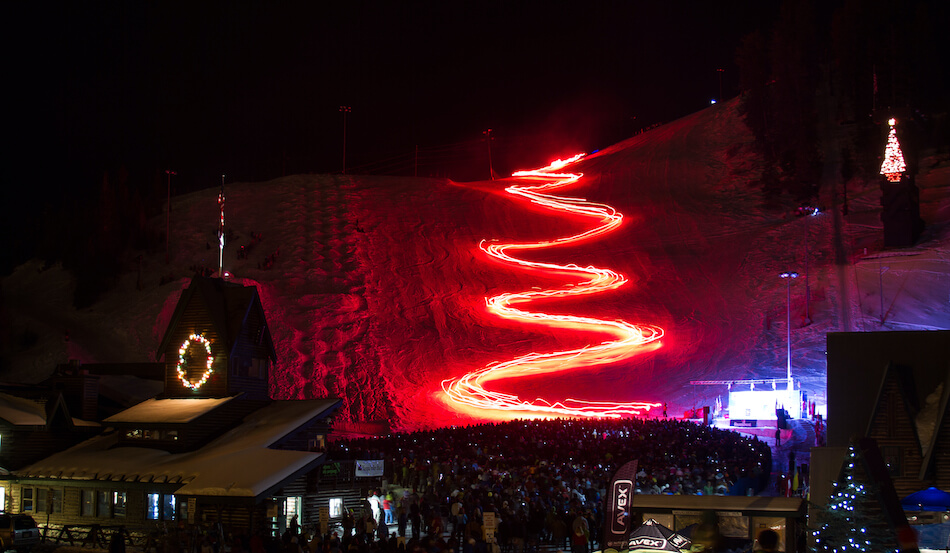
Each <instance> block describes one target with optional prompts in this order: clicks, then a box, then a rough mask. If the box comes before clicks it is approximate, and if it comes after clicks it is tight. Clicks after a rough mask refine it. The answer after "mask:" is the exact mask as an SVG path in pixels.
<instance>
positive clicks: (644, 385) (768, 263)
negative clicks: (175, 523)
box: [2, 102, 950, 429]
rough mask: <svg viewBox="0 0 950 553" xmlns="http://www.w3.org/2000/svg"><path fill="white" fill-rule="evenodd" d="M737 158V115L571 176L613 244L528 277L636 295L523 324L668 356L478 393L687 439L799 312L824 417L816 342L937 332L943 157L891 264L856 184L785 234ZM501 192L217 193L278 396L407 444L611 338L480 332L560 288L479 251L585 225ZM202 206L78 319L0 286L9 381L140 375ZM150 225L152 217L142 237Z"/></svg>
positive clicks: (401, 184)
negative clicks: (613, 414) (645, 344)
mask: <svg viewBox="0 0 950 553" xmlns="http://www.w3.org/2000/svg"><path fill="white" fill-rule="evenodd" d="M751 142H752V137H751V134H750V133H749V132H748V130H747V129H746V128H745V127H744V126H743V125H742V123H741V122H740V120H739V118H738V115H737V113H736V103H735V102H730V103H722V104H717V105H716V106H713V107H710V108H708V109H706V110H703V111H701V112H698V113H696V114H694V115H691V116H689V117H685V118H683V119H680V120H677V121H673V122H671V123H668V124H666V125H663V126H660V127H658V128H655V129H653V130H651V131H649V132H645V133H642V134H639V135H637V136H634V137H632V138H630V139H628V140H626V141H624V142H622V143H619V144H616V145H614V146H611V147H609V148H605V149H603V150H601V151H599V152H596V153H593V154H589V155H588V156H586V157H585V158H584V159H582V160H581V161H579V162H578V163H576V164H573V165H572V166H571V167H570V170H571V171H572V172H581V173H583V175H584V176H583V177H582V178H581V179H580V180H578V181H577V182H576V183H574V184H572V185H571V186H570V187H569V188H566V189H565V190H563V191H560V190H559V191H558V192H557V193H558V194H559V195H564V196H569V197H577V198H584V199H586V200H588V201H591V202H596V203H600V204H607V205H609V206H611V207H612V208H614V209H615V210H616V211H618V212H619V213H621V214H623V217H624V219H623V224H622V225H621V226H619V227H618V228H616V229H614V230H613V231H612V232H611V233H609V234H605V235H603V236H599V237H598V238H597V239H595V240H591V241H585V242H584V243H583V244H579V245H573V246H572V245H567V246H561V247H558V248H553V249H546V250H543V251H538V252H532V253H528V254H525V255H527V256H533V257H532V258H533V259H535V260H537V261H541V262H550V263H556V264H567V263H573V264H576V265H578V266H580V267H586V266H591V265H592V266H596V267H602V268H607V269H611V270H613V271H616V272H618V273H621V274H623V275H624V276H625V277H626V278H627V282H626V284H624V285H623V286H621V287H619V288H616V289H614V290H610V291H607V292H602V293H598V294H592V295H587V296H584V297H579V298H576V299H568V300H564V299H561V300H557V301H555V300H551V301H549V302H539V303H536V304H532V309H535V308H537V309H544V310H545V311H546V312H549V313H561V314H568V313H569V314H572V315H577V316H583V317H595V318H597V319H604V320H613V319H622V320H624V321H630V322H632V323H638V324H639V323H644V324H649V325H655V326H657V327H660V328H662V329H664V332H665V334H664V335H663V337H662V339H661V340H660V341H659V347H657V348H655V349H651V350H648V351H644V352H643V353H641V354H639V355H634V356H630V357H627V358H624V359H622V360H620V361H618V362H616V363H613V364H607V365H596V366H580V367H577V368H576V369H575V370H572V371H567V372H561V373H557V374H553V375H545V376H534V377H532V376H530V375H526V376H524V377H522V378H519V379H508V380H505V381H499V382H495V383H493V385H494V386H496V388H497V389H498V390H500V391H502V392H507V393H511V394H514V395H516V396H518V397H522V398H527V399H534V398H543V399H544V400H545V401H558V400H561V399H564V398H567V397H573V398H583V399H584V400H586V401H610V402H618V401H619V402H623V401H645V402H653V403H656V404H663V403H666V404H667V405H668V410H669V412H670V415H677V416H679V415H681V414H682V413H683V411H684V410H686V409H692V408H696V407H702V406H704V405H708V406H713V405H715V403H716V400H717V398H719V399H721V400H722V401H723V402H725V400H726V398H727V386H726V385H725V384H697V383H695V382H697V381H722V382H725V381H735V380H746V379H776V380H778V381H779V382H784V379H785V376H786V370H787V354H788V348H789V342H788V340H787V330H788V328H789V327H788V325H787V324H786V320H787V318H788V315H789V307H790V313H791V342H790V344H791V371H792V375H793V378H794V380H795V381H796V383H797V385H800V386H801V388H802V389H804V390H805V391H806V392H807V393H808V396H809V399H810V400H813V401H816V402H817V403H818V404H819V408H820V406H821V405H822V404H823V402H824V398H825V334H826V333H828V332H838V331H880V330H927V329H947V328H950V279H948V273H950V255H948V250H950V247H948V244H950V240H948V227H947V221H950V194H948V188H950V169H948V168H950V163H948V161H947V160H946V158H945V156H944V158H942V159H939V158H936V157H931V158H928V159H927V160H926V163H924V162H922V163H921V164H920V166H921V173H920V174H919V175H917V184H918V186H919V187H920V199H921V207H920V209H921V216H922V217H923V219H924V221H925V223H926V224H927V230H926V231H925V232H924V235H923V236H922V237H921V239H920V240H919V242H918V244H917V245H916V246H914V247H910V248H904V249H884V248H883V247H882V244H883V233H882V224H881V219H880V183H879V182H877V181H876V180H875V181H873V182H862V181H858V180H852V181H851V182H848V183H847V194H848V204H849V214H848V215H847V216H844V215H843V214H842V212H841V209H840V206H839V202H840V201H841V197H842V194H843V192H842V190H843V186H842V183H840V182H836V181H835V180H834V179H828V181H827V182H823V183H822V189H821V197H820V198H819V207H821V212H820V213H819V215H817V216H815V217H800V216H797V215H796V214H795V211H796V208H797V207H798V205H797V204H796V203H794V201H793V200H792V199H791V198H788V197H780V198H776V199H774V200H773V201H772V202H771V203H770V205H769V207H766V204H767V202H766V199H765V198H764V197H763V194H762V191H761V186H760V176H761V173H762V168H763V161H762V160H761V158H760V157H758V156H757V155H756V154H755V153H754V150H753V148H752V144H751ZM882 151H883V150H882ZM571 153H573V152H571ZM562 154H565V153H564V152H552V157H551V159H552V160H553V159H554V158H556V157H562ZM566 154H570V153H566ZM525 169H533V167H525ZM486 172H487V171H486ZM512 182H514V181H513V180H512V179H499V180H494V181H484V182H470V183H459V182H451V181H448V180H444V179H433V178H405V177H379V176H372V177H369V176H360V175H293V176H288V177H284V178H280V179H276V180H273V181H269V182H259V183H226V185H225V194H226V198H227V201H226V204H225V207H226V221H227V222H226V224H227V228H228V229H229V232H230V233H231V238H230V241H229V243H228V246H227V247H226V248H225V252H224V267H225V270H226V271H228V272H229V273H230V274H231V275H232V276H231V277H230V278H232V279H233V280H235V281H239V282H244V283H246V284H248V285H256V286H258V288H259V290H260V293H261V298H262V301H263V303H264V307H265V310H266V312H267V316H268V320H269V323H270V328H271V332H272V335H273V337H274V340H275V343H276V348H277V354H278V362H277V365H276V367H275V368H274V370H273V374H272V385H271V389H272V395H273V397H275V398H278V399H286V398H321V397H340V398H342V399H343V405H342V408H341V410H340V415H339V416H340V418H341V419H342V420H344V421H350V422H353V423H357V422H361V423H362V422H382V423H385V424H390V425H392V427H393V428H399V429H415V428H425V427H435V426H445V425H453V424H465V423H468V422H470V421H473V420H483V419H487V420H490V419H494V418H497V417H498V416H499V415H498V413H492V412H488V411H485V412H472V411H467V412H463V411H460V410H459V409H457V408H456V407H457V406H455V405H453V404H452V403H451V402H446V401H445V397H444V394H443V393H442V385H441V384H442V381H443V380H446V379H451V378H457V377H459V376H461V375H464V374H466V373H469V372H472V371H476V370H479V369H481V368H483V367H486V366H488V365H490V364H492V363H500V362H504V361H507V360H510V359H512V358H515V357H518V356H522V355H526V354H529V353H544V352H549V351H557V350H565V349H571V348H578V347H584V346H585V345H588V344H598V343H600V342H602V341H604V340H607V339H610V337H607V336H604V335H601V334H597V333H591V332H584V331H576V330H570V329H563V328H562V329H559V328H555V327H549V326H539V325H532V324H523V323H518V322H514V321H506V320H503V319H501V318H499V317H497V316H494V315H492V314H490V313H489V312H488V310H487V308H486V303H485V301H486V298H487V297H490V296H493V295H496V294H499V293H503V292H514V291H529V290H539V289H545V288H547V287H550V286H552V285H555V286H561V285H564V284H565V281H564V280H563V279H558V278H557V277H553V276H550V275H546V274H542V273H539V272H537V271H530V270H525V269H520V268H517V267H513V266H510V265H505V264H501V263H498V262H497V261H493V260H491V259H490V258H489V257H488V256H487V255H486V254H485V253H484V252H483V251H482V250H480V249H479V243H480V242H481V241H482V240H488V241H491V240H500V241H506V242H529V241H541V240H553V239H557V238H558V237H561V236H565V235H570V234H576V233H578V232H583V231H584V230H585V229H586V228H587V227H589V226H590V224H591V223H590V220H589V219H585V218H581V217H565V216H563V215H557V214H552V213H551V212H549V211H546V210H544V209H541V208H540V207H539V206H535V205H532V204H531V203H529V202H527V201H525V200H523V199H519V198H516V197H514V196H512V195H511V194H508V193H506V192H505V188H506V187H507V186H509V185H510V184H512ZM213 184H214V183H209V185H213ZM217 194H218V188H217V187H214V186H213V187H211V188H209V189H207V190H204V191H200V192H196V193H192V194H188V195H184V196H180V197H176V198H173V202H172V208H171V214H170V218H171V237H170V243H171V254H172V259H171V262H170V264H168V265H166V264H165V261H164V252H163V251H155V252H146V253H144V255H143V258H142V262H141V268H139V265H138V264H137V263H133V262H132V261H131V260H130V263H129V272H128V273H127V274H124V275H122V276H121V278H120V281H119V284H118V286H117V287H116V289H115V290H114V291H113V292H111V293H110V294H108V295H107V296H105V297H103V298H102V300H101V301H100V302H99V303H97V304H96V305H94V306H93V307H91V308H89V309H84V310H81V311H77V310H75V309H74V308H72V307H71V303H70V302H71V286H72V285H71V283H70V281H69V279H68V277H67V276H66V275H65V274H64V272H63V271H62V270H61V269H59V268H56V267H53V268H49V269H45V270H44V269H43V268H42V267H41V264H39V263H29V264H26V265H24V266H22V267H20V268H19V269H18V270H17V271H16V272H15V273H14V274H12V275H10V276H9V277H7V278H5V279H4V281H3V285H2V286H3V288H2V290H3V296H4V297H3V302H4V309H5V313H4V318H5V319H7V325H8V326H9V329H10V330H9V332H11V334H14V335H15V334H17V333H20V332H25V331H27V330H28V331H30V332H32V333H34V334H35V335H37V336H39V338H38V339H37V343H36V344H34V345H33V346H31V347H29V348H26V349H23V350H22V351H18V352H15V355H12V356H11V357H10V359H11V362H10V364H9V366H8V367H6V371H7V374H6V378H7V379H8V380H21V381H38V380H40V379H42V378H43V377H45V376H46V375H48V374H49V373H50V372H51V371H52V369H53V367H54V366H55V365H56V364H57V363H62V362H65V361H66V360H67V359H69V358H76V359H80V360H82V361H84V362H119V361H129V362H141V361H153V360H154V358H155V352H156V350H157V349H158V345H159V342H160V341H161V338H162V336H163V334H164V331H165V326H166V325H167V324H168V321H169V319H170V317H171V314H172V312H173V310H174V306H175V302H176V301H177V299H178V297H179V295H180V293H181V291H182V290H183V289H184V288H185V287H187V285H188V278H189V277H190V275H191V274H193V268H194V267H208V268H213V269H217V264H218V251H217V247H216V244H217V240H216V230H217V224H218V204H217ZM164 223H165V220H164V215H163V216H162V217H160V218H156V220H155V221H154V224H155V226H156V228H163V227H164ZM241 246H244V252H246V256H244V257H242V256H241V255H240V252H241ZM806 252H807V266H806ZM139 271H140V272H141V276H139V275H140V273H139ZM785 271H797V272H798V273H799V274H800V276H799V278H797V279H795V280H794V281H791V283H789V281H788V280H787V279H782V278H780V277H779V274H780V273H782V272H785ZM163 277H166V278H164V279H163ZM168 277H171V278H170V279H169V278H168ZM163 280H164V281H167V282H165V283H164V284H161V282H163ZM169 280H170V281H169ZM139 283H140V285H137V284H139ZM789 286H790V288H789ZM789 292H790V293H791V302H790V304H789V302H788V293H789ZM806 298H807V300H806ZM67 331H68V332H69V340H68V341H67V340H64V333H65V332H67ZM501 416H504V415H501Z"/></svg>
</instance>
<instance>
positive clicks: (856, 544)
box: [812, 444, 898, 553]
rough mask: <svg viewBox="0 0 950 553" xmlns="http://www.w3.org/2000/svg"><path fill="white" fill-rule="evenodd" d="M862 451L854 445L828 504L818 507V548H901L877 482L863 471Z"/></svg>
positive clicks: (865, 549) (832, 549) (871, 549)
mask: <svg viewBox="0 0 950 553" xmlns="http://www.w3.org/2000/svg"><path fill="white" fill-rule="evenodd" d="M860 464H862V459H861V452H860V451H859V450H858V448H856V447H855V446H854V444H851V445H850V446H849V447H848V456H847V458H846V459H845V464H844V470H843V471H842V476H841V478H840V479H839V481H838V482H835V486H834V491H833V492H832V493H831V497H829V499H828V503H827V504H826V505H825V506H824V507H821V508H820V509H818V512H817V513H816V514H817V517H816V518H817V521H816V524H813V525H812V527H813V528H814V538H815V549H816V550H817V551H828V552H836V553H844V552H847V551H869V552H870V551H882V552H888V551H897V549H898V544H897V538H896V535H895V533H894V532H893V531H892V530H891V528H890V526H889V524H888V522H887V520H886V519H885V517H884V515H883V512H882V511H881V506H880V501H879V498H878V497H877V494H876V489H875V486H874V484H873V483H871V482H868V481H867V479H866V478H862V476H864V475H866V474H867V472H866V471H864V470H859V465H860Z"/></svg>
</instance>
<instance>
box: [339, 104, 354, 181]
mask: <svg viewBox="0 0 950 553" xmlns="http://www.w3.org/2000/svg"><path fill="white" fill-rule="evenodd" d="M351 111H353V108H351V107H350V106H340V112H341V113H342V114H343V174H344V175H345V174H346V114H347V113H350V112H351Z"/></svg>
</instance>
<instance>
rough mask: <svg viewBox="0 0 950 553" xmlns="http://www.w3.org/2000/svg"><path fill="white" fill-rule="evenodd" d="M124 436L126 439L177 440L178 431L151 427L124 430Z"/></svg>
mask: <svg viewBox="0 0 950 553" xmlns="http://www.w3.org/2000/svg"><path fill="white" fill-rule="evenodd" d="M125 438H126V439H127V440H153V441H165V442H174V441H177V440H178V431H177V430H161V429H151V428H149V429H134V430H126V431H125Z"/></svg>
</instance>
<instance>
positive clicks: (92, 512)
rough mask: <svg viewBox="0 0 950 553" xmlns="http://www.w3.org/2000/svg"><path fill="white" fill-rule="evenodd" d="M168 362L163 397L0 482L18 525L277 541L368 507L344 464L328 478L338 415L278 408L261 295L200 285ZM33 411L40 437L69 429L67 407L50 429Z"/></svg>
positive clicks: (175, 323)
mask: <svg viewBox="0 0 950 553" xmlns="http://www.w3.org/2000/svg"><path fill="white" fill-rule="evenodd" d="M156 358H157V359H159V360H164V363H163V365H164V378H163V382H164V387H163V390H162V392H161V393H160V394H158V395H157V396H155V397H152V398H151V399H147V400H145V401H142V402H139V403H137V404H135V405H132V406H131V407H129V408H127V409H124V410H121V411H119V412H116V413H114V414H111V415H109V416H106V417H105V418H103V419H102V420H101V421H99V422H98V423H92V426H93V428H94V429H95V435H93V436H92V437H90V434H89V433H87V434H85V435H82V436H80V439H76V440H73V441H71V442H66V441H61V442H60V445H59V447H58V448H57V449H56V450H55V451H53V452H48V454H46V455H45V456H43V457H42V458H26V457H24V458H22V459H21V460H20V461H21V462H15V463H14V464H12V465H9V466H10V467H11V469H12V470H9V471H8V475H7V476H6V477H5V480H2V481H0V491H2V494H3V497H2V501H3V509H4V510H5V511H6V512H10V513H28V514H31V515H33V516H34V518H35V519H36V520H37V522H39V523H40V525H41V526H46V527H47V531H48V533H49V534H50V535H54V536H56V535H58V536H60V537H61V538H63V537H65V538H66V541H73V539H75V535H71V533H72V534H75V532H76V529H77V528H80V529H85V530H83V531H85V532H87V534H86V535H87V536H88V535H91V534H92V531H91V529H93V528H99V529H102V528H110V527H114V528H122V529H124V530H125V531H127V530H133V531H138V532H145V533H147V532H149V531H150V530H154V529H157V528H159V527H162V526H165V527H166V528H167V527H168V525H169V524H170V525H173V526H178V525H181V524H187V525H191V524H197V525H206V526H210V525H215V524H217V523H220V525H221V526H222V527H223V528H226V529H227V531H228V532H229V533H234V534H235V535H238V534H251V533H259V534H261V535H273V534H275V533H279V532H281V531H282V530H283V529H284V528H285V527H286V525H287V523H288V521H289V520H290V517H291V516H293V515H297V516H298V520H299V524H300V526H301V527H307V526H311V527H314V528H319V527H320V525H321V523H324V525H325V523H326V521H327V520H328V519H329V514H330V511H331V510H332V508H333V507H334V506H337V508H339V505H341V504H342V503H343V502H344V501H346V502H347V504H348V505H347V506H353V504H354V503H356V501H357V500H358V497H359V496H360V495H361V493H362V490H361V488H360V482H359V481H358V479H356V478H354V477H353V476H352V475H349V476H347V474H348V471H347V467H346V466H343V467H342V468H341V464H340V463H333V464H331V465H328V467H329V468H328V467H323V465H324V464H325V462H326V439H327V434H328V433H329V432H330V430H331V417H332V415H333V414H334V412H335V411H336V410H337V408H338V407H339V405H340V401H339V400H338V399H336V398H327V399H313V400H272V399H271V398H270V394H269V382H270V373H271V370H272V368H273V366H274V363H275V362H276V354H275V350H274V344H273V341H272V339H271V335H270V331H269V328H268V324H267V320H266V317H265V314H264V310H263V307H262V305H261V300H260V296H259V295H258V292H257V289H256V288H255V287H253V286H243V285H240V284H236V283H232V282H228V281H225V280H221V279H211V278H195V279H193V280H192V282H191V284H190V285H189V287H188V288H187V289H186V290H184V291H183V292H182V294H181V298H180V299H179V301H178V305H177V307H176V309H175V312H174V314H173V316H172V318H171V321H170V323H169V326H168V328H167V330H166V332H165V336H164V338H163V340H162V342H161V345H160V347H159V350H158V352H157V353H156ZM5 397H6V396H4V395H2V394H0V433H2V439H3V442H2V445H3V446H6V445H7V440H8V437H7V436H8V435H10V428H9V425H10V424H13V423H10V422H9V421H6V423H7V425H8V426H6V427H5V426H3V424H4V422H5V420H4V419H3V418H2V416H3V414H4V410H3V408H2V406H3V401H4V398H5ZM18 401H20V400H16V399H15V398H8V403H9V402H14V403H16V402H18ZM17 404H18V405H21V406H22V405H25V406H27V407H30V406H31V405H33V404H27V403H22V402H20V403H17ZM30 408H31V409H32V410H33V412H35V414H36V415H37V416H35V417H33V418H31V419H30V420H29V422H30V423H31V424H32V425H33V426H31V427H30V429H31V430H35V429H36V428H38V427H39V426H42V425H44V424H45V425H47V426H50V425H52V427H58V426H66V427H69V426H70V423H69V422H68V421H71V420H72V419H68V420H67V418H66V417H65V414H64V413H66V409H65V404H64V402H63V401H59V402H58V403H53V404H51V405H50V407H49V408H47V409H46V412H47V416H46V417H45V419H43V417H41V416H39V412H40V411H41V410H42V409H40V408H38V407H30ZM10 418H15V417H13V416H12V415H11V416H10ZM24 421H26V419H25V418H22V417H21V418H20V423H23V422H24ZM70 435H71V436H76V434H75V433H73V434H70ZM55 438H56V435H55V434H54V433H50V434H49V436H48V439H55ZM18 439H22V437H20V436H18ZM0 451H5V450H3V449H0ZM0 459H3V460H6V459H5V458H0ZM344 465H345V464H344ZM349 472H352V471H351V470H350V471H349ZM376 485H378V484H376ZM363 486H365V487H369V486H368V485H367V484H366V483H365V482H364V483H363Z"/></svg>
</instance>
